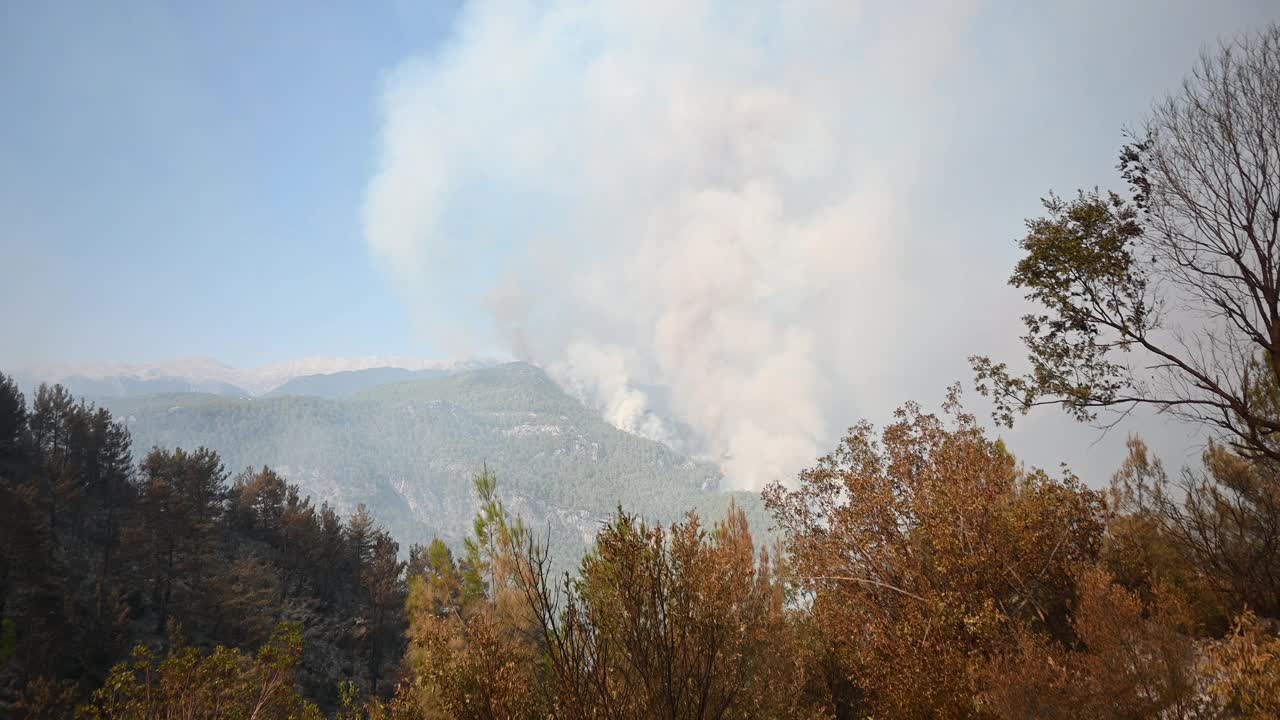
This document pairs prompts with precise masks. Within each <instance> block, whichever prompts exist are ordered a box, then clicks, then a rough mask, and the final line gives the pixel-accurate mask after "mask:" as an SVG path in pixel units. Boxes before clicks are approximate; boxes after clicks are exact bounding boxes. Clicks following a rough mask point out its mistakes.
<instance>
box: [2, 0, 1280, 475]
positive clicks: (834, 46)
mask: <svg viewBox="0 0 1280 720" xmlns="http://www.w3.org/2000/svg"><path fill="white" fill-rule="evenodd" d="M893 7H894V9H892V10H890V9H887V8H889V4H885V3H869V2H868V3H858V2H853V1H851V0H846V1H843V2H826V3H812V4H811V3H804V2H785V3H779V4H774V3H740V2H714V1H708V2H699V1H693V2H690V1H682V2H645V3H639V2H627V3H616V2H615V3H601V4H586V3H577V2H569V1H568V0H560V1H556V2H547V3H534V4H528V3H517V2H500V3H494V2H482V3H475V4H470V5H465V6H462V7H458V6H455V5H454V4H452V3H441V2H428V3H410V2H396V3H391V4H389V5H379V4H376V3H346V4H338V3H286V2H270V3H260V2H243V3H239V2H228V3H189V4H161V3H135V2H126V1H123V0H122V1H120V2H113V3H88V2H86V3H61V2H30V3H17V2H10V3H3V4H0V98H2V99H3V105H2V106H0V107H3V111H0V223H3V225H2V227H3V231H4V232H3V235H2V236H0V238H2V239H0V243H3V246H2V247H0V251H2V253H0V257H2V258H3V260H0V303H2V305H0V307H2V308H3V310H4V312H3V315H2V316H0V337H3V338H4V343H3V344H2V345H0V364H9V363H15V362H20V361H26V360H87V359H104V360H121V361H141V360H154V359H162V358H165V357H174V356H186V355H208V356H213V357H217V358H219V359H222V360H224V361H227V362H230V363H232V364H235V365H241V366H244V365H257V364H262V363H267V362H272V361H278V360H285V359H289V358H294V357H300V356H310V355H367V354H416V355H435V356H457V355H467V354H474V353H484V354H492V353H494V352H507V353H511V354H514V355H518V356H521V357H528V358H530V359H533V360H535V361H537V362H539V363H541V364H543V365H545V366H547V367H549V368H551V369H552V370H553V372H555V373H556V374H557V376H558V377H560V378H561V379H562V380H563V381H565V382H566V383H569V384H574V385H576V386H577V387H578V389H579V390H580V392H581V393H582V394H583V395H584V396H587V397H590V398H591V399H593V400H594V401H596V402H597V403H598V404H599V405H600V407H601V409H602V410H603V411H605V412H606V413H608V414H610V416H611V417H613V418H614V419H615V422H618V423H619V424H622V425H628V424H630V425H631V426H632V427H633V429H637V430H639V431H643V432H647V433H650V434H654V435H661V434H662V433H663V432H665V431H666V430H665V429H664V428H661V427H647V426H643V423H644V417H645V416H644V414H643V410H644V409H645V408H646V407H647V404H648V403H649V402H650V400H651V399H650V398H648V397H645V396H644V395H643V394H642V393H641V394H637V393H638V391H637V388H638V387H643V386H646V385H650V384H659V385H665V386H667V387H669V388H671V390H672V396H673V400H672V402H673V403H674V404H675V405H676V407H675V408H674V412H675V414H676V415H677V416H678V417H680V419H681V420H683V421H685V422H687V423H689V424H691V425H693V426H694V427H695V428H696V429H697V430H698V431H699V432H700V433H701V434H702V435H704V436H705V437H706V438H708V444H709V448H710V450H712V451H713V452H715V453H716V454H719V455H722V456H723V457H726V458H728V461H729V462H731V463H732V462H735V461H736V462H740V463H742V464H743V466H744V467H746V466H748V465H749V466H750V467H752V468H757V469H758V471H759V472H761V473H764V474H765V475H772V474H776V473H777V472H783V471H785V470H786V469H788V468H792V467H793V466H794V465H795V464H796V458H803V457H811V456H812V454H813V453H814V452H815V451H816V449H824V448H826V447H828V446H829V441H830V439H831V438H832V437H833V436H834V433H838V431H839V430H840V429H841V428H842V427H844V426H846V425H849V424H851V423H852V422H854V421H855V420H856V419H858V417H860V416H862V415H871V416H873V417H882V416H883V415H884V414H885V413H886V412H887V409H888V408H891V407H892V406H893V405H894V404H896V403H897V402H899V401H901V400H903V399H907V398H917V399H921V400H922V401H925V402H928V403H931V404H932V403H934V402H936V400H937V399H938V398H939V397H940V396H941V394H942V391H943V388H944V387H945V385H946V384H947V383H948V382H950V381H953V380H958V379H967V378H968V375H969V373H968V369H967V364H966V362H965V357H966V356H967V355H969V354H972V353H975V352H978V353H990V354H993V355H997V356H1001V357H1008V358H1009V359H1016V357H1017V352H1018V345H1017V340H1016V338H1017V335H1018V333H1019V324H1018V321H1017V317H1018V315H1019V314H1020V312H1021V311H1022V306H1021V304H1020V300H1019V297H1018V294H1017V293H1016V292H1015V291H1012V290H1010V289H1008V288H1006V287H1005V285H1004V282H1005V280H1006V278H1007V277H1008V275H1009V272H1010V269H1011V267H1012V265H1013V263H1014V261H1015V260H1016V254H1015V250H1016V248H1015V244H1014V243H1015V240H1016V238H1017V237H1018V236H1019V235H1020V233H1021V230H1022V222H1023V219H1024V218H1026V217H1027V216H1029V215H1032V214H1035V213H1036V212H1037V210H1038V199H1039V198H1040V197H1041V196H1042V195H1044V194H1045V192H1046V191H1048V190H1050V189H1056V190H1059V191H1063V192H1070V191H1072V190H1073V189H1074V188H1076V187H1081V186H1094V185H1101V186H1104V187H1106V186H1116V185H1117V176H1116V173H1115V170H1114V166H1115V156H1116V151H1117V149H1118V147H1119V146H1120V144H1121V143H1122V142H1123V137H1122V135H1121V130H1122V128H1123V127H1124V126H1125V125H1126V124H1133V123H1136V122H1138V121H1140V120H1141V117H1142V114H1143V111H1144V109H1145V108H1146V107H1147V106H1148V105H1149V103H1150V102H1151V100H1152V99H1153V98H1154V97H1156V96H1157V95H1159V94H1161V93H1163V92H1164V91H1166V90H1168V89H1171V88H1173V87H1175V86H1176V84H1177V83H1178V82H1179V80H1180V78H1181V77H1182V76H1183V75H1184V74H1185V72H1186V71H1187V70H1188V69H1189V68H1190V67H1191V65H1192V63H1193V62H1194V60H1195V57H1196V54H1197V52H1198V51H1199V49H1200V48H1201V47H1203V46H1205V45H1207V44H1211V43H1213V42H1214V41H1215V40H1216V39H1217V38H1218V37H1219V36H1222V35H1230V34H1232V33H1236V32H1239V31H1242V30H1248V29H1250V28H1255V27H1258V26H1260V25H1261V24H1263V23H1265V22H1267V21H1269V20H1272V19H1274V18H1275V17H1276V16H1277V15H1280V9H1277V7H1276V4H1275V3H1274V1H1273V0H1235V1H1227V0H1220V1H1215V2H1205V1H1192V0H1151V1H1150V2H1125V1H1123V0H1110V1H1108V2H1069V3H1067V2H1063V3H1054V4H1050V3H1027V2H978V1H974V2H916V3H894V4H893ZM748 8H749V12H748V11H746V9H748ZM780 398H795V399H796V400H795V401H794V402H782V401H781V400H780ZM1019 434H1020V435H1024V436H1025V438H1024V443H1025V444H1026V446H1027V452H1026V453H1025V454H1029V455H1031V456H1033V458H1034V459H1036V460H1038V461H1041V462H1044V461H1046V458H1048V456H1049V454H1052V455H1053V457H1054V458H1058V457H1062V456H1066V457H1063V459H1068V460H1071V461H1072V462H1073V464H1075V465H1077V466H1081V465H1083V466H1090V465H1097V466H1098V467H1104V466H1107V464H1109V463H1113V461H1114V459H1115V456H1116V453H1117V450H1116V442H1115V441H1114V439H1113V441H1111V442H1109V443H1106V444H1104V445H1102V446H1099V447H1097V448H1092V447H1090V445H1089V440H1090V438H1091V437H1092V436H1091V435H1089V434H1088V432H1087V431H1085V430H1084V429H1081V428H1075V427H1072V426H1070V425H1068V424H1065V423H1061V422H1059V421H1058V420H1056V419H1053V418H1039V419H1036V420H1034V421H1032V422H1031V423H1029V424H1028V425H1027V426H1025V429H1023V430H1021V431H1020V432H1019ZM1177 444H1178V443H1176V442H1174V443H1173V445H1177ZM1068 446H1069V449H1067V450H1062V448H1063V447H1068ZM761 448H768V452H764V451H762V450H761ZM758 482H759V481H758V480H757V479H752V480H750V481H746V482H744V484H746V485H755V484H758Z"/></svg>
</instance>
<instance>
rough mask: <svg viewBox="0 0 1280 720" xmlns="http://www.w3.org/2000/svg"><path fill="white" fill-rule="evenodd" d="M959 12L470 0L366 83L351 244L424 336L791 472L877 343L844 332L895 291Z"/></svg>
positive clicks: (740, 482)
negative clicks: (356, 236)
mask: <svg viewBox="0 0 1280 720" xmlns="http://www.w3.org/2000/svg"><path fill="white" fill-rule="evenodd" d="M890 5H893V7H892V8H891V7H889V6H890ZM968 16H969V10H968V9H967V8H965V7H962V6H961V4H960V3H955V2H950V1H949V0H940V1H939V2H936V3H897V4H886V3H859V2H856V1H849V0H841V1H838V2H813V3H810V2H778V3H741V2H714V1H711V0H707V1H699V0H693V1H690V0H680V1H679V2H642V3H641V2H630V1H629V0H628V1H619V2H604V3H581V2H574V1H572V0H560V1H553V2H550V3H544V4H537V5H534V4H517V3H512V2H506V1H504V2H478V3H475V4H473V5H470V6H468V7H467V8H466V9H465V10H464V11H463V12H462V15H461V16H460V18H459V19H458V22H457V26H456V27H455V31H454V35H453V37H452V39H451V41H450V42H449V43H447V44H446V46H445V47H443V48H442V49H440V50H438V51H437V52H436V53H434V54H432V55H429V56H424V57H418V58H413V59H410V60H408V61H406V62H404V63H403V64H402V65H401V66H400V67H399V68H397V69H396V71H395V72H394V73H393V74H392V75H391V76H390V77H389V79H388V81H387V85H386V88H385V93H384V96H383V113H384V124H383V132H382V136H381V165H380V167H379V170H378V173H377V175H376V176H375V177H374V179H373V180H372V181H371V183H370V185H369V188H368V196H367V201H366V206H365V218H364V220H365V232H366V239H367V242H368V244H369V248H370V251H371V253H372V254H373V256H374V257H375V258H376V259H377V260H378V261H379V262H381V263H382V264H383V265H384V266H385V267H386V269H387V270H388V272H389V273H390V275H391V276H392V278H393V279H394V282H395V283H396V285H397V287H398V289H399V290H400V291H401V292H402V293H403V294H404V295H405V296H406V298H408V300H409V301H410V302H412V304H413V306H414V308H415V310H416V311H417V313H418V317H419V320H420V322H422V323H423V325H424V327H425V328H426V329H427V330H428V331H429V332H431V333H432V334H433V337H448V338H450V339H451V341H453V342H456V343H461V344H463V345H467V344H471V345H474V346H476V347H480V346H483V345H484V343H486V342H492V338H493V337H496V338H499V339H500V341H501V342H502V343H504V344H506V346H507V348H508V349H509V351H510V352H512V353H513V354H514V355H516V356H519V357H522V358H526V359H529V360H531V361H533V362H536V363H538V364H540V365H542V366H543V367H546V368H547V369H548V371H549V372H550V373H551V374H552V375H553V376H554V377H556V378H557V379H558V380H559V381H560V382H561V383H562V384H563V385H564V386H565V387H567V388H569V389H570V390H571V391H572V392H575V393H577V394H578V395H579V396H581V397H583V398H584V399H586V400H588V401H589V402H591V403H593V404H595V405H596V406H597V407H598V408H600V410H601V411H602V412H603V413H604V415H605V416H606V417H607V418H608V419H609V420H610V421H611V422H613V423H614V424H615V425H617V426H618V427H621V428H623V429H626V430H629V431H632V432H636V433H641V434H644V435H647V436H649V437H653V438H655V439H658V440H662V441H664V442H668V443H673V444H679V443H685V444H688V445H689V446H690V447H689V449H692V450H696V451H701V452H704V453H706V454H708V455H710V456H712V457H714V458H717V459H718V460H719V462H721V464H722V467H723V468H724V470H725V476H726V481H727V483H728V484H730V485H731V486H733V487H738V488H758V487H760V486H762V485H763V484H764V483H766V482H769V481H771V480H775V479H786V478H789V477H791V476H793V475H794V473H795V472H796V471H797V470H798V469H800V468H801V467H804V466H807V465H809V464H811V463H812V461H813V460H814V458H815V457H816V456H818V455H820V454H821V453H822V452H823V451H824V448H827V447H829V444H830V441H831V439H832V437H833V433H834V432H836V431H838V430H839V429H840V428H833V427H832V423H833V422H835V421H838V420H844V419H846V418H844V417H839V418H833V417H831V415H832V409H833V408H834V407H835V406H837V405H840V404H845V403H849V402H852V401H855V400H856V396H857V395H858V393H859V390H860V388H859V380H858V378H868V377H875V376H876V372H877V369H883V367H884V365H885V364H886V363H890V362H893V360H892V359H891V358H885V357H883V353H881V352H879V351H878V350H877V349H876V348H874V347H870V346H865V347H864V346H862V345H861V344H860V341H858V340H857V338H864V339H865V338H872V337H875V338H879V341H880V342H884V341H885V338H886V337H888V336H889V335H887V333H888V334H891V333H892V332H893V328H894V326H895V325H894V323H895V317H896V314H898V313H900V312H901V310H898V309H895V308H893V307H887V305H888V303H886V302H885V300H884V298H886V297H889V296H890V295H891V293H890V292H889V290H890V289H892V288H895V287H898V286H900V284H901V283H902V282H903V270H902V266H903V263H902V262H900V259H899V258H900V257H901V253H900V251H899V249H898V243H897V242H895V237H897V236H898V234H899V233H900V232H901V231H902V229H903V227H905V225H906V224H908V222H909V221H910V216H909V213H908V208H906V207H904V203H903V200H902V198H903V196H904V193H905V192H906V191H907V190H908V189H909V188H910V186H911V184H912V183H913V182H914V181H915V178H916V176H917V174H918V171H919V169H920V166H921V164H922V162H923V161H924V160H925V159H926V158H927V154H928V152H929V147H930V144H931V142H933V132H932V131H931V130H930V128H931V126H932V125H933V118H932V116H931V111H932V109H933V106H932V105H933V104H932V96H933V93H934V91H935V90H936V83H937V77H938V74H939V69H940V66H941V64H942V61H943V60H944V59H945V58H946V56H947V53H948V48H949V47H950V45H951V42H952V40H953V39H954V38H955V36H956V35H957V34H958V33H960V32H962V31H963V27H964V25H965V23H966V21H967V19H968ZM482 313H483V314H482ZM479 318H483V322H481V321H480V320H478V319H479ZM477 328H480V329H477ZM488 333H492V336H490V335H488ZM836 358H839V360H836ZM863 382H865V380H864V381H863ZM652 387H661V388H665V389H666V391H667V395H668V396H669V404H670V407H669V412H670V413H671V414H672V416H673V418H672V419H674V420H675V421H676V422H675V423H672V422H668V421H667V420H666V419H664V418H663V417H662V415H661V414H660V413H658V412H656V411H655V408H654V407H653V402H654V398H653V397H651V392H650V390H649V388H652ZM676 424H680V425H683V426H687V427H688V428H691V429H692V430H693V432H694V434H695V436H694V437H693V438H688V437H682V436H681V435H682V433H680V432H679V431H678V430H677V428H676V427H673V426H674V425H676Z"/></svg>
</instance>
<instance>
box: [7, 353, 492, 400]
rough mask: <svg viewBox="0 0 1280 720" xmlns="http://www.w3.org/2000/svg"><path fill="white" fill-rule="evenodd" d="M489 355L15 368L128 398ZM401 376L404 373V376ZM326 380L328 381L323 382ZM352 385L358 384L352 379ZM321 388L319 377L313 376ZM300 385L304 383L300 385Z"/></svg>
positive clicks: (413, 368)
mask: <svg viewBox="0 0 1280 720" xmlns="http://www.w3.org/2000/svg"><path fill="white" fill-rule="evenodd" d="M495 364H497V361H492V360H461V361H441V360H431V359H426V358H414V357H400V356H366V357H351V358H304V359H300V360H290V361H287V362H282V363H273V364H271V365H264V366H262V367H258V368H250V369H240V368H235V367H232V366H230V365H226V364H224V363H222V362H219V361H217V360H214V359H211V358H203V357H195V358H180V359H177V360H172V361H168V362H158V363H141V364H127V363H79V364H70V363H68V364H44V365H32V366H28V367H23V368H18V369H17V371H16V372H15V373H14V374H15V377H17V379H18V382H19V385H21V386H23V387H25V388H31V387H34V386H36V385H38V384H40V383H42V382H47V383H59V384H62V385H64V386H66V387H67V389H69V390H71V391H72V392H73V393H76V394H77V395H84V396H87V397H132V396H138V395H148V394H155V393H171V392H201V393H212V394H215V395H227V396H231V397H256V396H259V395H264V394H266V393H270V392H272V391H274V390H277V389H279V388H281V387H283V386H285V385H288V384H290V383H292V382H294V381H298V380H301V379H303V378H308V377H313V376H315V377H319V376H329V375H334V374H339V373H353V372H360V371H366V370H383V369H385V370H404V371H409V372H420V371H424V370H435V371H452V370H466V369H475V368H481V367H489V366H492V365H495ZM406 379H407V378H406ZM329 384H332V383H329ZM356 384H359V382H358V381H357V382H356ZM312 385H313V386H315V387H324V386H326V383H325V382H323V381H314V382H313V383H312ZM303 387H306V385H305V384H304V386H303Z"/></svg>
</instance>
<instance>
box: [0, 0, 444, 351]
mask: <svg viewBox="0 0 1280 720" xmlns="http://www.w3.org/2000/svg"><path fill="white" fill-rule="evenodd" d="M411 5H412V4H411V3H404V4H398V5H379V4H376V3H368V4H365V3H309V2H308V3H291V2H271V3H258V2H217V3H182V4H168V3H139V2H112V3H93V2H83V3H68V2H58V1H55V2H31V3H5V4H4V5H3V7H2V8H0V97H3V106H4V107H5V108H6V110H5V111H3V112H0V158H2V160H0V217H3V218H4V220H3V223H4V227H3V240H0V242H2V243H3V250H4V255H5V256H6V258H8V260H7V261H6V267H5V268H4V269H3V270H0V279H2V281H3V282H2V283H0V284H3V285H4V286H5V288H4V289H2V290H0V300H2V301H3V304H4V307H5V308H6V313H5V318H4V320H3V321H0V322H2V323H3V326H4V327H3V329H4V331H5V334H6V336H7V337H8V338H9V339H10V340H13V339H15V335H16V341H15V342H13V343H12V344H9V343H6V347H5V349H4V350H3V351H0V361H4V360H8V361H12V360H14V359H15V358H17V359H23V358H24V356H25V358H26V359H48V360H82V359H109V360H135V361H136V360H149V359H160V358H167V357H172V356H179V355H209V356H213V357H218V358H221V359H223V360H225V361H228V362H231V363H233V364H244V365H253V364H260V363H264V362H269V361H273V360H282V359H288V358H293V357H298V356H308V355H347V354H374V353H392V352H398V353H407V352H422V353H429V352H430V351H431V350H432V348H431V347H430V344H429V343H427V342H424V341H422V339H421V338H415V337H414V336H413V334H412V332H411V330H410V328H409V325H408V324H407V322H406V315H405V311H404V308H403V305H402V304H401V303H400V302H399V301H398V300H397V299H396V298H395V296H394V295H393V294H392V291H391V289H390V287H389V286H388V284H387V282H386V280H385V278H384V277H383V276H382V275H381V273H380V272H379V271H378V270H377V269H375V268H374V267H373V266H372V264H371V263H370V261H369V259H368V254H367V252H366V250H365V246H364V244H363V242H362V241H361V238H360V222H359V214H358V210H359V205H360V202H361V196H362V194H363V191H364V185H365V183H366V182H367V180H368V176H369V175H370V173H371V172H372V171H373V168H374V161H375V156H374V152H373V148H374V146H375V141H376V135H377V123H378V119H377V111H378V108H377V102H376V101H377V96H378V93H379V88H380V83H381V81H382V78H383V76H384V75H385V73H387V72H388V71H389V70H390V69H392V68H393V67H394V66H395V65H396V63H397V62H399V61H400V60H401V59H403V58H404V57H405V56H407V55H409V54H411V53H417V52H423V51H429V50H430V49H431V48H432V47H434V46H435V45H436V44H438V43H439V42H440V41H441V39H442V38H443V37H444V36H445V34H446V32H447V29H448V27H449V23H450V20H451V18H452V15H453V13H454V11H455V9H456V8H454V7H451V6H449V5H448V4H446V3H429V4H426V5H425V9H414V8H411V7H410V6H411Z"/></svg>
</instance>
